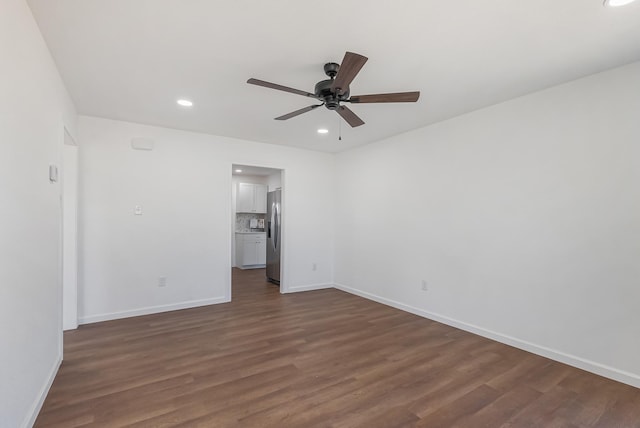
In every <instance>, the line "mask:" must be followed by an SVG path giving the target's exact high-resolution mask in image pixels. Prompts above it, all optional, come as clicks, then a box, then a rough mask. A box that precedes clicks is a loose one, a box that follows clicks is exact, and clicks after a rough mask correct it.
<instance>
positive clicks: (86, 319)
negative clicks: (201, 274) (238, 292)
mask: <svg viewBox="0 0 640 428" xmlns="http://www.w3.org/2000/svg"><path fill="white" fill-rule="evenodd" d="M230 301H231V299H229V298H228V297H226V296H223V297H214V298H211V299H201V300H189V301H186V302H180V303H171V304H168V305H158V306H148V307H144V308H139V309H131V310H127V311H119V312H110V313H105V314H98V315H89V316H83V317H79V318H78V322H79V323H80V324H92V323H95V322H102V321H111V320H117V319H121V318H129V317H137V316H140V315H151V314H157V313H160V312H169V311H177V310H180V309H189V308H197V307H199V306H207V305H216V304H218V303H227V302H230Z"/></svg>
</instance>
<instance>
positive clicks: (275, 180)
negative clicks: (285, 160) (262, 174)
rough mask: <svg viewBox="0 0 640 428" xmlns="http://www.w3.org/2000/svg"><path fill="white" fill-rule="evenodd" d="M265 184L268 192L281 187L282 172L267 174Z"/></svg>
mask: <svg viewBox="0 0 640 428" xmlns="http://www.w3.org/2000/svg"><path fill="white" fill-rule="evenodd" d="M267 186H268V187H269V192H273V191H274V190H276V189H278V188H280V187H282V173H281V172H280V171H278V172H274V173H273V174H271V175H269V176H267Z"/></svg>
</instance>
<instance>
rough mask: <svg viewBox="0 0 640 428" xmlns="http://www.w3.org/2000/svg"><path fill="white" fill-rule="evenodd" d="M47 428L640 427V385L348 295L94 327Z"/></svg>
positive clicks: (242, 288) (258, 280) (245, 304)
mask: <svg viewBox="0 0 640 428" xmlns="http://www.w3.org/2000/svg"><path fill="white" fill-rule="evenodd" d="M36 426H37V427H64V428H71V427H176V426H181V427H367V428H371V427H470V428H479V427H505V428H506V427H616V428H623V427H625V428H626V427H640V389H636V388H633V387H630V386H626V385H624V384H620V383H617V382H614V381H611V380H608V379H605V378H602V377H599V376H596V375H593V374H590V373H587V372H584V371H581V370H579V369H575V368H572V367H568V366H566V365H563V364H560V363H557V362H554V361H551V360H548V359H545V358H542V357H538V356H535V355H532V354H529V353H527V352H524V351H520V350H517V349H514V348H511V347H509V346H506V345H502V344H499V343H496V342H493V341H491V340H488V339H484V338H482V337H479V336H475V335H473V334H470V333H466V332H463V331H460V330H457V329H454V328H451V327H448V326H445V325H442V324H439V323H436V322H433V321H429V320H426V319H424V318H420V317H418V316H415V315H412V314H408V313H405V312H402V311H399V310H396V309H393V308H390V307H387V306H383V305H379V304H377V303H374V302H370V301H367V300H365V299H362V298H360V297H356V296H352V295H349V294H346V293H343V292H341V291H337V290H322V291H313V292H306V293H298V294H292V295H284V296H283V295H280V294H279V291H278V288H277V286H274V285H272V284H269V283H267V282H265V281H264V270H262V269H260V270H251V271H240V270H234V272H233V302H231V303H227V304H221V305H214V306H207V307H202V308H196V309H188V310H182V311H175V312H169V313H164V314H157V315H149V316H144V317H137V318H129V319H124V320H117V321H109V322H103V323H98V324H91V325H86V326H81V327H80V328H79V329H78V330H76V331H72V332H67V333H65V361H64V363H63V364H62V367H61V369H60V372H59V373H58V376H57V377H56V379H55V382H54V384H53V386H52V388H51V391H50V393H49V396H48V397H47V399H46V401H45V403H44V406H43V409H42V411H41V413H40V415H39V417H38V420H37V422H36Z"/></svg>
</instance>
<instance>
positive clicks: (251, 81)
mask: <svg viewBox="0 0 640 428" xmlns="http://www.w3.org/2000/svg"><path fill="white" fill-rule="evenodd" d="M247 83H249V84H251V85H258V86H264V87H265V88H271V89H277V90H278V91H284V92H290V93H292V94H297V95H302V96H303V97H311V98H318V97H317V96H316V95H315V94H312V93H310V92H306V91H301V90H300V89H294V88H289V87H288V86H282V85H278V84H277V83H271V82H265V81H264V80H260V79H253V78H251V79H249V80H247Z"/></svg>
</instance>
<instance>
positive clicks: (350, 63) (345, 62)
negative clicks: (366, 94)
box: [331, 52, 368, 93]
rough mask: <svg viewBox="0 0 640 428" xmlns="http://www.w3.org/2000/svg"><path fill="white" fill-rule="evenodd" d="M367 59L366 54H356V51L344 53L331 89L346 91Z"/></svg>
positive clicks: (340, 91)
mask: <svg viewBox="0 0 640 428" xmlns="http://www.w3.org/2000/svg"><path fill="white" fill-rule="evenodd" d="M367 60H368V58H367V57H366V56H362V55H358V54H357V53H353V52H347V53H345V54H344V58H343V59H342V64H340V69H339V70H338V74H337V75H336V78H335V79H334V81H333V85H331V89H332V90H333V91H338V92H339V93H343V92H344V91H346V90H347V89H348V88H349V85H350V84H351V82H353V79H355V77H356V75H357V74H358V72H360V69H361V68H362V66H363V65H364V64H365V62H367Z"/></svg>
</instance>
